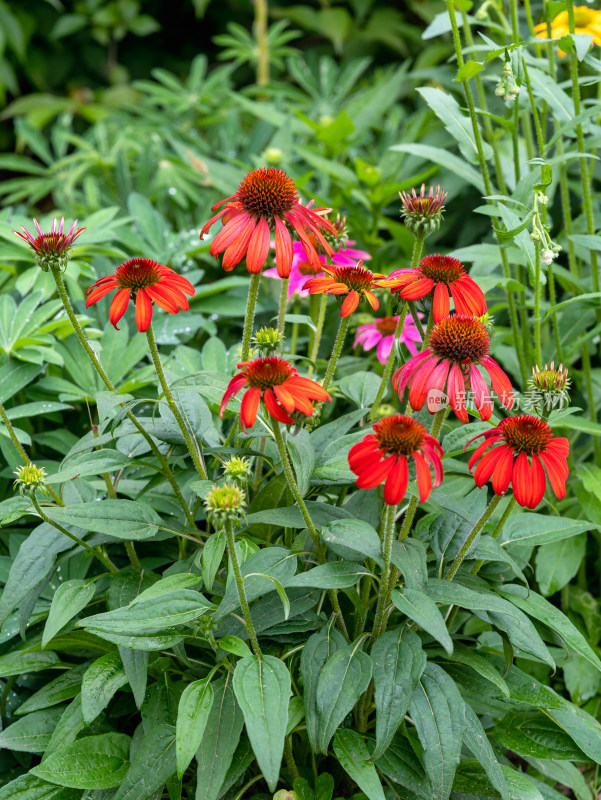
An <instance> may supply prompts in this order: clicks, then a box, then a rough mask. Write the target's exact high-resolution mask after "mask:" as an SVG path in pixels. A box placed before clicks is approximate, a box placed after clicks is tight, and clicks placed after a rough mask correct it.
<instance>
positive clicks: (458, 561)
mask: <svg viewBox="0 0 601 800" xmlns="http://www.w3.org/2000/svg"><path fill="white" fill-rule="evenodd" d="M502 499H503V495H502V494H495V496H494V497H493V499H492V500H491V501H490V503H489V504H488V506H487V508H486V510H485V512H484V514H482V516H481V517H480V519H479V520H478V522H476V524H475V525H474V527H473V528H472V530H471V531H470V533H469V535H468V537H467V539H466V540H465V542H464V543H463V546H462V547H461V550H460V551H459V552H458V553H457V556H456V557H455V560H454V561H453V563H452V564H451V566H450V568H449V570H448V572H447V574H446V575H445V576H444V579H445V581H452V580H453V578H454V577H455V575H456V574H457V570H458V569H459V567H460V566H461V565H462V564H463V561H464V560H465V557H466V556H467V554H468V552H469V549H470V547H471V546H472V544H473V543H474V542H475V541H476V537H477V536H478V534H479V533H480V531H481V530H482V528H483V527H484V526H485V525H486V523H487V522H488V520H489V519H490V518H491V516H492V515H493V512H494V510H495V508H496V507H497V506H498V505H499V503H500V502H501V500H502ZM499 532H500V531H499ZM497 535H498V534H497Z"/></svg>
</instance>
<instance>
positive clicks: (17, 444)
mask: <svg viewBox="0 0 601 800" xmlns="http://www.w3.org/2000/svg"><path fill="white" fill-rule="evenodd" d="M0 417H1V418H2V422H3V423H4V425H5V427H6V430H7V431H8V435H9V436H10V440H11V442H12V443H13V444H14V446H15V448H16V449H17V452H18V453H19V455H20V456H21V458H22V459H23V461H24V463H25V464H31V459H30V458H29V456H28V455H27V452H26V451H25V449H24V447H23V445H22V444H21V442H20V441H19V439H18V438H17V434H16V433H15V429H14V428H13V425H12V422H11V421H10V418H9V416H8V414H7V412H6V409H5V408H4V406H3V405H2V403H0ZM46 491H47V492H48V493H49V494H50V496H51V497H52V499H53V500H54V502H55V503H56V504H57V505H59V506H64V505H65V504H64V502H63V501H62V500H61V498H60V497H59V496H58V495H57V493H56V492H55V491H54V489H53V488H52V487H51V486H47V487H46Z"/></svg>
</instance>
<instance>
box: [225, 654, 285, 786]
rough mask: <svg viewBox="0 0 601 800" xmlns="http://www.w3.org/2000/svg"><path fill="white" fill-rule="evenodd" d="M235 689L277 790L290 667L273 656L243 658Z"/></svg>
mask: <svg viewBox="0 0 601 800" xmlns="http://www.w3.org/2000/svg"><path fill="white" fill-rule="evenodd" d="M234 692H235V694H236V699H237V701H238V703H239V705H240V708H241V709H242V713H243V714H244V722H245V724H246V732H247V733H248V738H249V739H250V743H251V745H252V748H253V751H254V754H255V756H256V757H257V761H258V763H259V768H260V769H261V772H262V773H263V775H264V777H265V780H266V781H267V785H268V786H269V788H270V790H271V791H272V792H275V789H276V786H277V783H278V777H279V774H280V764H281V762H282V755H283V753H284V738H285V736H286V724H287V722H288V702H289V700H290V696H291V694H292V689H291V681H290V673H289V672H288V668H287V667H286V665H285V664H284V662H283V661H281V660H280V659H279V658H275V657H274V656H265V655H264V656H262V657H261V658H260V659H259V658H257V656H254V655H252V656H248V657H247V658H243V659H241V660H240V661H238V663H237V664H236V669H235V670H234Z"/></svg>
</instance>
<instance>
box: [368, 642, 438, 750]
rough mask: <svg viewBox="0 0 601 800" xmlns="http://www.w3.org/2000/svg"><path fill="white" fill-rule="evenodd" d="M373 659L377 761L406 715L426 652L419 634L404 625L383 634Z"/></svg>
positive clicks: (424, 661) (373, 648)
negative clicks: (397, 629)
mask: <svg viewBox="0 0 601 800" xmlns="http://www.w3.org/2000/svg"><path fill="white" fill-rule="evenodd" d="M371 658H372V662H373V672H374V696H375V703H376V748H375V750H374V752H373V753H372V755H371V758H372V760H375V759H378V758H379V757H380V756H381V755H382V754H383V753H384V751H385V750H386V749H387V747H388V746H389V744H390V743H391V741H392V739H393V737H394V735H395V733H396V731H397V729H398V727H399V725H400V724H401V722H402V721H403V719H404V718H405V714H406V713H407V709H408V708H409V703H410V702H411V698H412V697H413V692H414V691H415V687H416V686H417V684H418V681H419V679H420V678H421V676H422V673H423V671H424V667H425V666H426V654H425V653H424V651H423V650H422V643H421V639H420V638H419V636H418V635H417V634H416V633H414V632H413V631H411V630H408V629H404V628H401V629H400V630H399V631H388V633H385V634H384V635H383V636H380V638H379V639H377V640H376V642H375V644H374V645H373V647H372V651H371Z"/></svg>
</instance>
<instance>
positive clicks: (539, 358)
mask: <svg viewBox="0 0 601 800" xmlns="http://www.w3.org/2000/svg"><path fill="white" fill-rule="evenodd" d="M534 244H535V273H534V275H535V277H534V352H535V358H536V363H537V364H539V365H541V366H542V363H543V352H542V346H541V317H540V298H541V289H542V287H541V280H540V258H541V256H540V242H538V241H537V242H535V243H534Z"/></svg>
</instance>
